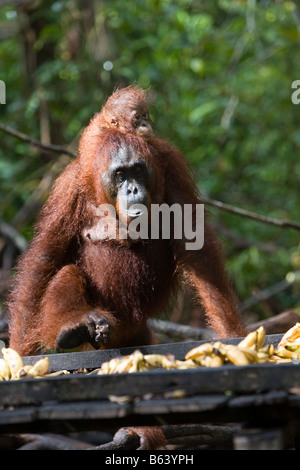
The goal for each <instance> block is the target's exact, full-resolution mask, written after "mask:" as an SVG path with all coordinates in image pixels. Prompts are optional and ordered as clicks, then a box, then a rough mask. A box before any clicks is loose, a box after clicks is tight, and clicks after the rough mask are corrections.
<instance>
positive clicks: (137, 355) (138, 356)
mask: <svg viewBox="0 0 300 470" xmlns="http://www.w3.org/2000/svg"><path fill="white" fill-rule="evenodd" d="M143 361H144V356H143V354H142V353H141V351H135V352H134V353H133V354H132V355H131V366H130V368H129V370H128V372H137V371H138V370H139V366H140V365H141V364H142V362H143Z"/></svg>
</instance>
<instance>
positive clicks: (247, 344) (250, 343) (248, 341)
mask: <svg viewBox="0 0 300 470" xmlns="http://www.w3.org/2000/svg"><path fill="white" fill-rule="evenodd" d="M256 341H257V332H256V331H251V333H249V334H248V335H247V336H245V338H244V339H242V341H240V342H239V344H238V346H239V347H241V348H251V347H255V346H256Z"/></svg>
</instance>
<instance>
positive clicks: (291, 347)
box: [284, 341, 300, 352]
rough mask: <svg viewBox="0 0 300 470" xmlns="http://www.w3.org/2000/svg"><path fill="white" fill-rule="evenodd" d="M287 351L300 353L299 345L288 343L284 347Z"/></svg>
mask: <svg viewBox="0 0 300 470" xmlns="http://www.w3.org/2000/svg"><path fill="white" fill-rule="evenodd" d="M284 347H285V348H286V349H287V350H288V351H293V352H299V351H300V344H299V343H296V342H294V343H291V342H290V341H288V342H287V343H286V345H285V346H284Z"/></svg>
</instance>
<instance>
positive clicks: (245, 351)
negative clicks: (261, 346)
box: [239, 346, 258, 362]
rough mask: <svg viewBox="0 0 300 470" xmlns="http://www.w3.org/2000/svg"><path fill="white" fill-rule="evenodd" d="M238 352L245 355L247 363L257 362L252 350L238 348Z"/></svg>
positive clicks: (255, 353)
mask: <svg viewBox="0 0 300 470" xmlns="http://www.w3.org/2000/svg"><path fill="white" fill-rule="evenodd" d="M239 350H240V351H241V352H242V353H243V354H245V356H246V358H247V359H248V361H249V362H257V360H258V357H257V351H254V349H251V348H241V347H240V346H239Z"/></svg>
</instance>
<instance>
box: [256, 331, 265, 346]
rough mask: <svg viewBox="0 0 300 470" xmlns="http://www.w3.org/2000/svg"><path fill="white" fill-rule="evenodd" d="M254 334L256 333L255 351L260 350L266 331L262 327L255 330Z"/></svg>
mask: <svg viewBox="0 0 300 470" xmlns="http://www.w3.org/2000/svg"><path fill="white" fill-rule="evenodd" d="M256 333H257V345H256V348H257V349H260V348H262V347H263V344H264V342H265V339H266V330H265V329H264V327H263V326H260V327H259V328H258V329H257V330H256Z"/></svg>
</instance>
